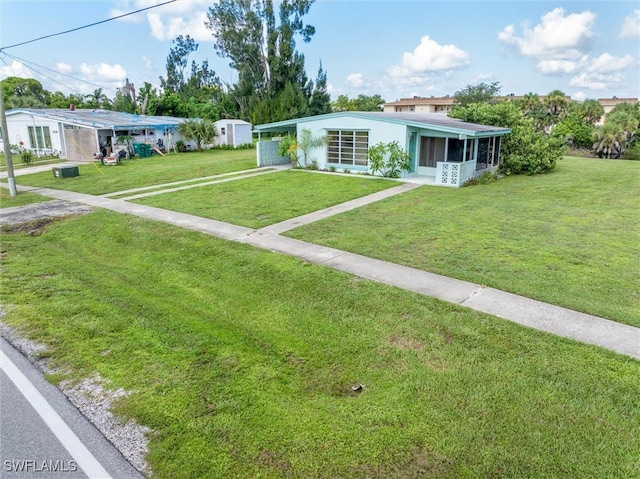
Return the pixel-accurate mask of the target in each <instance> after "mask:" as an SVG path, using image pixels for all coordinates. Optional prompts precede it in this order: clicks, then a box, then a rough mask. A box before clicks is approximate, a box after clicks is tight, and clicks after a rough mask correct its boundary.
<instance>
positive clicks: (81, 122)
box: [2, 106, 195, 161]
mask: <svg viewBox="0 0 640 479" xmlns="http://www.w3.org/2000/svg"><path fill="white" fill-rule="evenodd" d="M6 117H7V129H8V133H7V135H6V136H2V138H3V141H4V139H8V140H9V143H10V144H11V145H20V146H22V147H24V148H26V149H28V150H31V151H32V152H34V153H35V154H37V155H38V156H40V155H50V154H54V155H59V156H60V157H61V158H66V159H67V160H70V161H91V160H93V158H94V155H95V154H96V153H98V152H102V153H103V154H105V155H108V154H110V153H116V152H117V150H119V149H122V148H126V145H125V144H124V143H123V142H121V141H118V139H122V137H125V136H129V137H131V139H132V141H133V142H134V143H149V144H151V145H153V146H156V145H158V143H162V144H163V145H164V146H165V148H167V149H169V148H172V147H173V144H175V142H176V141H178V140H180V139H181V138H180V135H179V133H178V132H177V127H178V125H179V124H180V123H181V122H182V121H184V118H175V117H170V116H145V115H135V114H131V113H122V112H117V111H109V110H91V109H76V108H74V107H73V106H72V107H70V108H69V109H37V108H16V109H12V110H8V111H7V112H6ZM185 143H186V144H189V145H190V146H191V147H194V148H195V143H194V144H190V142H188V141H185Z"/></svg>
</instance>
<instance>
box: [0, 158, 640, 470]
mask: <svg viewBox="0 0 640 479" xmlns="http://www.w3.org/2000/svg"><path fill="white" fill-rule="evenodd" d="M563 174H566V173H563V169H561V170H559V173H558V177H559V178H563V176H562V175H563ZM267 176H270V175H267ZM301 176H303V175H301ZM304 176H307V175H304ZM308 176H315V175H308ZM265 178H266V177H265ZM546 179H547V177H541V178H524V179H523V182H522V183H520V188H518V189H517V191H520V190H523V189H524V190H526V188H524V184H526V183H527V180H528V181H530V182H533V183H538V182H540V181H544V180H546ZM510 182H512V180H508V181H504V182H499V183H498V184H497V186H498V187H502V188H505V187H507V186H509V184H510ZM584 186H585V187H586V184H585V185H584ZM493 188H494V187H490V188H477V187H476V188H472V189H465V190H459V191H453V190H447V189H442V190H435V192H434V190H433V189H423V190H422V192H421V194H424V195H425V196H424V198H426V199H433V200H434V201H436V202H437V201H438V197H439V195H440V194H442V195H451V196H445V197H448V198H456V196H455V195H456V194H465V195H470V196H467V198H476V199H479V198H481V197H482V198H483V199H487V197H485V196H482V195H481V193H482V191H483V190H485V191H491V190H492V189H493ZM440 191H442V193H440ZM494 191H495V190H494ZM426 192H428V193H431V194H427V193H426ZM477 195H480V196H477ZM557 195H558V193H554V196H557ZM491 197H492V196H491V195H490V196H489V198H491ZM406 198H413V201H417V200H418V199H421V198H422V196H420V195H418V196H415V195H414V196H412V197H406ZM501 198H502V197H499V198H496V201H500V200H501ZM439 201H442V200H439ZM458 202H461V200H458ZM565 202H568V203H570V204H573V201H572V200H571V194H569V193H568V194H567V198H566V200H565ZM515 203H516V204H517V201H516V202H515ZM512 207H515V206H512ZM376 225H377V223H376ZM369 229H371V228H370V227H369V228H366V229H363V228H361V230H365V231H362V233H363V234H365V235H366V234H368V233H367V231H366V230H369ZM365 237H367V236H365ZM2 248H3V254H2V256H1V257H0V259H1V263H0V264H1V267H2V272H3V273H2V277H1V281H2V288H1V289H0V304H2V305H3V309H4V310H5V311H6V315H5V316H4V317H3V319H2V320H3V321H4V322H6V323H8V324H10V325H12V326H14V327H16V328H18V329H19V330H21V331H23V332H24V333H25V334H28V335H30V336H31V337H33V338H34V339H36V340H38V341H42V342H44V343H46V344H48V345H49V352H48V353H47V356H48V358H49V359H50V361H51V364H52V365H53V366H57V367H59V370H60V371H61V373H58V374H57V375H55V376H52V377H51V379H52V380H54V381H58V380H61V379H63V378H69V377H70V378H72V379H77V380H79V379H81V378H86V377H93V376H94V375H95V374H96V373H99V374H100V375H101V376H102V377H103V378H105V379H108V380H110V383H109V386H110V387H111V388H113V389H117V388H120V387H122V388H125V389H126V390H128V391H131V392H132V394H131V395H130V396H129V397H127V398H123V399H121V400H119V402H118V403H117V404H116V406H115V411H116V412H117V413H118V414H121V415H122V416H123V417H124V418H128V417H135V418H136V419H137V420H138V421H139V422H140V423H142V424H145V425H147V426H149V427H151V428H153V430H154V433H152V434H151V435H150V439H151V442H150V453H149V456H148V460H149V462H150V464H151V467H152V469H153V471H154V473H155V474H154V477H156V478H159V479H160V478H171V479H182V478H203V477H208V478H233V477H235V478H256V477H263V478H300V477H309V478H311V477H313V478H331V479H336V478H354V477H357V478H365V477H367V478H403V479H404V478H411V477H429V478H456V479H457V478H460V477H471V478H487V477H504V478H516V477H517V478H525V477H530V478H534V477H535V478H558V477H562V478H579V479H583V478H625V479H626V478H630V477H638V476H639V475H640V469H639V467H640V463H639V462H638V457H639V453H640V436H639V435H638V431H639V430H640V414H639V412H640V385H639V381H638V364H639V363H638V362H637V361H634V360H632V359H630V358H626V357H623V356H620V355H617V354H614V353H612V352H609V351H606V350H603V349H600V348H597V347H594V346H588V345H584V344H579V343H576V342H573V341H570V340H566V339H562V338H558V337H555V336H552V335H548V334H545V333H541V332H538V331H534V330H531V329H527V328H524V327H521V326H519V325H516V324H513V323H510V322H508V321H504V320H500V319H497V318H495V317H492V316H489V315H485V314H481V313H477V312H474V311H471V310H468V309H465V308H461V307H457V306H454V305H451V304H448V303H444V302H441V301H438V300H435V299H431V298H427V297H423V296H420V295H417V294H413V293H410V292H406V291H402V290H399V289H395V288H392V287H389V286H385V285H381V284H376V283H373V282H370V281H365V280H362V279H358V278H355V277H352V276H350V275H348V274H344V273H340V272H336V271H334V270H332V269H330V268H326V267H323V266H319V265H312V264H308V263H306V262H304V261H300V260H297V259H293V258H290V257H286V256H283V255H278V254H275V253H270V252H266V251H262V250H258V249H254V248H252V247H249V246H247V245H240V244H235V243H229V242H225V241H223V240H219V239H216V238H212V237H209V236H206V235H203V234H200V233H196V232H190V231H185V230H183V229H180V228H176V227H172V226H169V225H164V224H161V223H158V222H152V221H147V220H143V219H140V218H136V217H132V216H128V215H118V214H116V213H113V212H108V211H104V210H99V211H96V212H93V213H90V214H87V215H84V216H81V217H75V218H69V219H67V220H64V221H57V222H55V223H54V224H52V225H51V226H50V227H49V229H48V230H46V231H44V232H43V234H41V235H39V236H38V235H31V236H30V235H26V234H3V237H2ZM356 383H361V384H363V385H364V388H363V390H362V391H361V392H353V391H352V388H351V387H352V385H353V384H356Z"/></svg>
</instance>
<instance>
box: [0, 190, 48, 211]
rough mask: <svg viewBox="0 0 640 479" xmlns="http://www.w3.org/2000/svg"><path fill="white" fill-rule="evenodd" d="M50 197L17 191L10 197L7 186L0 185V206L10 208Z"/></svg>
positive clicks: (39, 201)
mask: <svg viewBox="0 0 640 479" xmlns="http://www.w3.org/2000/svg"><path fill="white" fill-rule="evenodd" d="M50 199H51V198H47V197H45V196H42V195H36V194H33V193H18V194H16V196H13V197H12V196H11V193H10V192H9V188H4V187H0V208H12V207H14V206H22V205H28V204H31V203H41V202H43V201H49V200H50Z"/></svg>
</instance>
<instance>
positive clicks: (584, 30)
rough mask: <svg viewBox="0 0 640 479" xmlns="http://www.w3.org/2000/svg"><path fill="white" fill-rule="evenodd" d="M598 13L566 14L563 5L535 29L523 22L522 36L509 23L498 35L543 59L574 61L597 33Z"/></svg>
mask: <svg viewBox="0 0 640 479" xmlns="http://www.w3.org/2000/svg"><path fill="white" fill-rule="evenodd" d="M595 18H596V16H595V14H594V13H591V12H590V11H588V10H586V11H584V12H582V13H571V14H569V15H566V16H565V11H564V9H562V8H554V9H553V10H551V11H550V12H548V13H546V14H544V15H543V16H542V17H541V19H540V20H541V23H539V24H538V25H536V26H535V27H533V28H529V27H528V25H526V24H523V32H522V36H517V35H516V34H515V27H514V26H513V25H508V26H506V27H505V28H504V30H503V31H502V32H500V34H499V35H498V38H499V39H500V40H502V41H503V42H505V43H508V44H512V45H515V46H516V47H517V48H518V49H519V51H520V53H521V54H522V55H524V56H527V57H533V58H538V59H541V60H571V59H577V58H579V57H581V56H582V55H583V54H584V52H585V51H586V50H587V49H588V47H589V41H590V39H591V37H592V36H593V32H592V31H591V27H592V24H593V22H594V20H595Z"/></svg>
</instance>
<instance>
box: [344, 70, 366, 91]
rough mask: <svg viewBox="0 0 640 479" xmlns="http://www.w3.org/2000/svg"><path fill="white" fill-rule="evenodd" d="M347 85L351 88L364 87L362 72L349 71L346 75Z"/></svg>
mask: <svg viewBox="0 0 640 479" xmlns="http://www.w3.org/2000/svg"><path fill="white" fill-rule="evenodd" d="M347 85H348V86H350V87H352V88H358V89H361V88H364V87H365V81H364V79H363V78H362V73H350V74H349V75H347Z"/></svg>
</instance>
